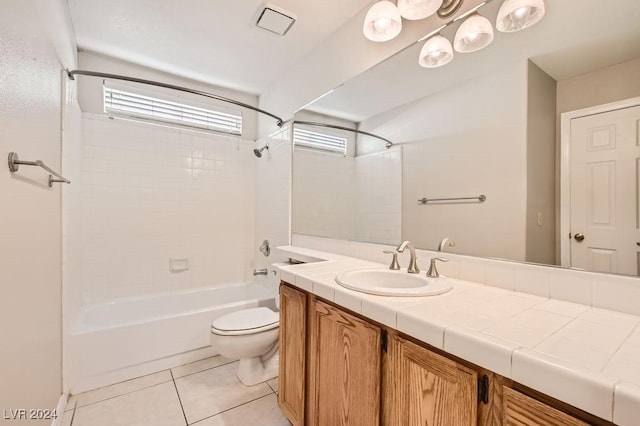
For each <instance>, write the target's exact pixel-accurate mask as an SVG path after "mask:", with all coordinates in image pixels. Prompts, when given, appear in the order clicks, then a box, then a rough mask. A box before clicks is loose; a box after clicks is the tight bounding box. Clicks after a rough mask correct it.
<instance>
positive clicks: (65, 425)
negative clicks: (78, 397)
mask: <svg viewBox="0 0 640 426" xmlns="http://www.w3.org/2000/svg"><path fill="white" fill-rule="evenodd" d="M72 419H73V410H71V411H65V412H64V414H63V415H62V422H61V423H60V424H61V426H71V420H72Z"/></svg>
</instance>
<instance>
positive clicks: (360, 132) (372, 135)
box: [291, 120, 393, 149]
mask: <svg viewBox="0 0 640 426" xmlns="http://www.w3.org/2000/svg"><path fill="white" fill-rule="evenodd" d="M291 124H293V125H294V126H295V125H296V124H302V125H304V126H316V127H328V128H330V129H337V130H346V131H348V132H353V133H357V134H359V135H365V136H371V137H372V138H376V139H380V140H381V141H384V142H385V147H386V148H387V149H389V148H391V147H392V146H393V142H391V141H390V140H389V139H385V138H383V137H382V136H378V135H374V134H373V133H369V132H363V131H362V130H358V129H351V128H349V127H343V126H336V125H335V124H326V123H317V122H315V121H299V120H293V121H292V122H291Z"/></svg>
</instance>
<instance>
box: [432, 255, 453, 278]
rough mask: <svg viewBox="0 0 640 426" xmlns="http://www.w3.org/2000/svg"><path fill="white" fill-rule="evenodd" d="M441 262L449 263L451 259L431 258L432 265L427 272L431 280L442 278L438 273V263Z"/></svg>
mask: <svg viewBox="0 0 640 426" xmlns="http://www.w3.org/2000/svg"><path fill="white" fill-rule="evenodd" d="M438 260H439V261H440V262H448V261H449V259H447V258H446V257H432V258H431V265H430V266H429V270H428V271H427V276H428V277H430V278H438V277H440V274H439V273H438V268H437V267H436V261H438Z"/></svg>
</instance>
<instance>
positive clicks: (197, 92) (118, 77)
mask: <svg viewBox="0 0 640 426" xmlns="http://www.w3.org/2000/svg"><path fill="white" fill-rule="evenodd" d="M67 75H68V76H69V78H70V79H71V80H75V76H76V75H86V76H89V77H100V78H108V79H112V80H123V81H130V82H132V83H140V84H148V85H151V86H158V87H164V88H165V89H173V90H178V91H180V92H186V93H191V94H193V95H199V96H204V97H206V98H210V99H215V100H217V101H222V102H227V103H230V104H233V105H237V106H239V107H242V108H247V109H250V110H252V111H256V112H259V113H260V114H264V115H268V116H269V117H271V118H274V119H275V120H276V124H277V125H278V127H282V123H283V121H282V118H280V117H278V116H277V115H274V114H271V113H270V112H267V111H265V110H263V109H260V108H256V107H254V106H252V105H249V104H245V103H244V102H240V101H236V100H235V99H230V98H225V97H223V96H218V95H214V94H211V93H207V92H203V91H201V90H195V89H189V88H187V87H182V86H176V85H173V84H167V83H161V82H159V81H153V80H145V79H142V78H136V77H127V76H125V75H118V74H108V73H104V72H96V71H86V70H73V71H68V72H67Z"/></svg>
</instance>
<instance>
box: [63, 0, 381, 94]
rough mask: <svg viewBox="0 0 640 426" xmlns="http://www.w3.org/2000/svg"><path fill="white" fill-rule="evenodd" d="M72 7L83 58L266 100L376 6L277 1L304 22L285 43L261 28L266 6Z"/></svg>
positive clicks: (136, 3)
mask: <svg viewBox="0 0 640 426" xmlns="http://www.w3.org/2000/svg"><path fill="white" fill-rule="evenodd" d="M68 2H69V8H70V11H71V17H72V20H73V24H74V28H75V32H76V37H77V41H78V47H79V49H81V50H89V51H93V52H97V53H101V54H104V55H108V56H113V57H115V58H118V59H122V60H125V61H129V62H133V63H136V64H140V65H144V66H148V67H151V68H156V69H161V70H163V71H166V72H170V73H173V74H176V75H179V76H183V77H187V78H191V79H195V80H198V81H202V82H205V83H209V84H214V85H219V86H223V87H227V88H231V89H237V90H241V91H244V92H248V93H253V94H261V93H263V92H264V91H265V90H266V89H267V88H268V87H269V85H270V83H272V82H273V81H275V80H276V79H277V78H278V77H279V76H280V75H281V74H283V73H284V71H285V70H286V69H287V68H289V67H291V66H292V65H293V64H294V63H296V62H297V61H299V60H300V59H301V58H303V57H304V56H305V54H307V53H308V52H310V51H311V50H312V49H313V48H314V47H315V46H316V45H318V44H319V43H321V42H322V41H323V39H325V38H326V37H327V36H328V35H329V34H331V33H332V32H334V31H335V30H336V29H337V28H339V27H340V26H341V25H343V24H344V23H345V22H346V21H347V20H349V18H351V17H352V16H353V15H355V14H356V13H357V12H358V11H360V10H361V9H362V8H364V7H365V6H366V5H367V4H368V3H370V2H371V0H322V1H311V0H306V1H302V0H297V1H296V0H273V4H275V5H276V6H278V7H280V8H283V9H285V10H287V11H289V12H291V13H293V14H295V15H297V21H296V22H295V24H294V25H293V27H292V28H291V30H290V31H289V32H288V33H287V34H286V35H285V36H284V37H281V36H278V35H276V34H272V33H270V32H268V31H265V30H263V29H260V28H257V27H256V26H255V25H254V21H255V17H256V16H255V15H256V11H257V9H258V7H259V6H260V5H261V4H262V3H263V2H262V1H260V0H242V1H222V0H182V1H175V0H174V1H172V0H68ZM96 71H99V70H96Z"/></svg>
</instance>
